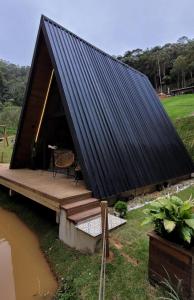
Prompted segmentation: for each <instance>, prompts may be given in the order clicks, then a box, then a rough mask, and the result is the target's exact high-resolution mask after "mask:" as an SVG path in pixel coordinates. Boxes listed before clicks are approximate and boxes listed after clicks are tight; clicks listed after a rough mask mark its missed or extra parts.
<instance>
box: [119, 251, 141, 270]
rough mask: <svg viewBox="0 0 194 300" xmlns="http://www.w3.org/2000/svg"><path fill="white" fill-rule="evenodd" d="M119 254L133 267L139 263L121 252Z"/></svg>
mask: <svg viewBox="0 0 194 300" xmlns="http://www.w3.org/2000/svg"><path fill="white" fill-rule="evenodd" d="M121 254H122V255H123V256H124V257H125V258H126V260H127V261H128V262H129V263H131V264H132V265H133V266H134V267H137V265H138V264H139V261H138V260H137V259H135V258H133V257H131V256H129V255H128V254H126V253H124V252H121Z"/></svg>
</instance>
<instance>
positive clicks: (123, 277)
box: [0, 187, 194, 300]
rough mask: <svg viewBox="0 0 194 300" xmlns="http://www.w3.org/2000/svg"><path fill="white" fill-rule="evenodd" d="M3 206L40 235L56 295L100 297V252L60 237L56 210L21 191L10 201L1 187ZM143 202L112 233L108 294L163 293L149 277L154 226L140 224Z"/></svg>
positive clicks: (139, 296)
mask: <svg viewBox="0 0 194 300" xmlns="http://www.w3.org/2000/svg"><path fill="white" fill-rule="evenodd" d="M191 194H193V195H194V187H190V188H188V189H187V190H184V191H182V192H180V193H179V195H180V196H181V197H182V198H183V199H187V198H188V197H190V195H191ZM0 206H1V207H3V208H5V209H8V210H11V211H13V212H15V213H16V214H17V215H18V216H19V217H20V218H21V219H22V220H23V221H24V222H25V223H26V224H27V225H28V226H29V227H30V228H31V229H32V230H33V231H34V232H35V233H36V234H37V236H38V237H39V241H40V246H41V249H42V251H43V252H44V253H45V254H46V256H47V258H48V260H49V262H50V265H51V267H52V269H53V271H54V273H55V274H56V275H57V277H58V279H59V283H60V289H59V290H58V293H57V295H56V298H55V299H57V300H79V299H80V300H81V299H84V300H87V299H88V300H93V299H94V300H95V299H98V286H99V275H100V263H101V254H100V253H97V254H95V255H86V254H82V253H80V252H77V251H75V250H73V249H71V248H69V247H67V246H65V245H64V244H63V243H62V242H60V241H59V239H58V226H57V225H56V224H55V216H54V214H53V215H52V212H51V211H49V210H48V211H47V209H46V208H44V207H41V206H39V205H38V204H35V203H33V202H31V201H30V200H29V201H26V199H24V198H23V197H21V196H19V195H18V196H15V197H13V198H12V200H11V201H10V198H9V197H8V193H7V192H6V191H0ZM143 218H144V215H143V208H141V209H137V210H134V211H131V212H129V213H128V215H127V224H126V225H124V226H122V227H120V228H119V229H117V230H115V231H114V232H112V233H111V236H110V244H111V252H112V254H113V258H112V260H111V261H110V262H109V263H108V264H107V271H106V299H111V300H112V299H115V300H120V299H122V300H125V299H126V300H147V299H157V298H158V297H159V296H161V294H162V290H160V289H159V288H153V287H152V286H151V285H150V284H149V282H148V280H147V270H148V268H147V264H148V237H147V232H148V231H149V230H150V229H151V227H150V226H141V222H142V220H143Z"/></svg>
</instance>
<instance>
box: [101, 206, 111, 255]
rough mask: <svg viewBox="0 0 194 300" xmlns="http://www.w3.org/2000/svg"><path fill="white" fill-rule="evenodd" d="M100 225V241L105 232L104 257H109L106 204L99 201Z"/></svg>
mask: <svg viewBox="0 0 194 300" xmlns="http://www.w3.org/2000/svg"><path fill="white" fill-rule="evenodd" d="M101 224H102V240H103V233H104V231H105V243H106V245H105V247H106V257H109V237H108V202H107V201H101Z"/></svg>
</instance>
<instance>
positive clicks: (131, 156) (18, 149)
mask: <svg viewBox="0 0 194 300" xmlns="http://www.w3.org/2000/svg"><path fill="white" fill-rule="evenodd" d="M48 145H55V146H58V147H59V148H62V149H69V150H71V152H72V153H74V156H75V157H76V160H77V161H78V162H79V165H80V167H81V172H82V175H83V179H84V182H85V184H84V183H83V182H81V183H79V184H78V185H76V184H75V182H74V180H73V179H68V178H67V177H65V176H64V174H59V176H56V178H53V177H52V174H51V173H50V172H48V168H49V167H50V163H51V150H50V149H49V148H48ZM34 168H35V169H36V170H30V169H34ZM192 171H193V163H192V160H191V158H190V157H189V155H188V153H187V151H186V149H185V147H184V145H183V143H182V141H181V139H180V138H179V136H178V135H177V133H176V131H175V129H174V127H173V125H172V123H171V121H170V120H169V118H168V116H167V114H166V113H165V111H164V109H163V107H162V105H161V103H160V100H159V99H158V97H157V95H156V93H155V91H154V89H153V87H152V86H151V84H150V82H149V80H148V78H147V77H146V76H145V75H143V74H141V73H140V72H138V71H136V70H134V69H132V68H130V67H129V66H127V65H125V64H123V63H122V62H120V61H118V60H116V59H115V58H113V57H111V56H110V55H108V54H106V53H104V52H102V51H101V50H99V49H97V48H96V47H94V46H92V45H91V44H89V43H87V42H86V41H84V40H83V39H81V38H79V37H77V36H76V35H74V34H73V33H71V32H69V31H68V30H66V29H65V28H63V27H61V26H60V25H58V24H56V23H55V22H53V21H52V20H50V19H48V18H47V17H45V16H42V17H41V21H40V27H39V32H38V37H37V42H36V47H35V51H34V56H33V61H32V65H31V71H30V75H29V80H28V84H27V88H26V93H25V101H24V105H23V109H22V113H21V118H20V123H19V127H18V132H17V136H16V141H15V146H14V150H13V155H12V159H11V163H10V169H8V168H6V167H4V166H1V168H0V184H2V185H4V186H6V187H8V188H9V189H10V191H16V192H18V193H20V194H22V195H24V196H26V197H28V198H30V199H32V200H34V201H36V202H38V203H41V204H43V205H44V206H46V207H48V208H50V209H52V210H54V211H56V212H57V219H58V221H59V223H60V225H59V238H60V239H61V240H63V241H64V242H65V243H66V244H68V245H69V246H72V247H75V248H77V249H80V250H87V251H90V252H93V251H94V250H95V249H96V246H97V245H98V240H99V237H100V232H101V220H100V217H99V214H100V205H99V201H98V199H102V198H106V197H109V196H112V195H119V194H121V193H122V192H126V191H131V190H134V189H137V188H141V187H145V186H148V185H156V184H162V183H164V182H168V181H169V180H171V179H173V178H179V177H182V176H185V175H187V176H188V175H189V174H191V173H192ZM94 197H96V198H98V199H96V198H94ZM123 222H124V221H123V220H121V219H119V218H117V217H114V216H109V228H112V229H113V228H115V227H117V226H119V225H121V224H123Z"/></svg>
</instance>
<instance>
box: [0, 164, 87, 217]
mask: <svg viewBox="0 0 194 300" xmlns="http://www.w3.org/2000/svg"><path fill="white" fill-rule="evenodd" d="M0 184H1V185H3V186H5V187H7V188H9V189H11V190H13V191H15V192H17V193H19V194H21V195H23V196H25V197H27V198H30V199H32V200H34V201H36V202H38V203H40V204H42V205H44V206H46V207H48V208H50V209H52V210H55V211H59V210H60V206H61V205H63V204H65V203H68V202H69V201H71V200H74V199H79V200H81V199H87V198H89V197H91V195H92V193H91V191H89V190H87V188H86V187H85V185H84V182H83V181H79V182H78V184H76V183H75V181H74V179H72V178H67V177H66V176H65V175H63V174H57V175H56V177H55V178H54V177H53V175H52V173H51V172H48V171H42V170H29V169H14V170H13V169H12V170H10V169H9V165H8V164H0Z"/></svg>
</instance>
